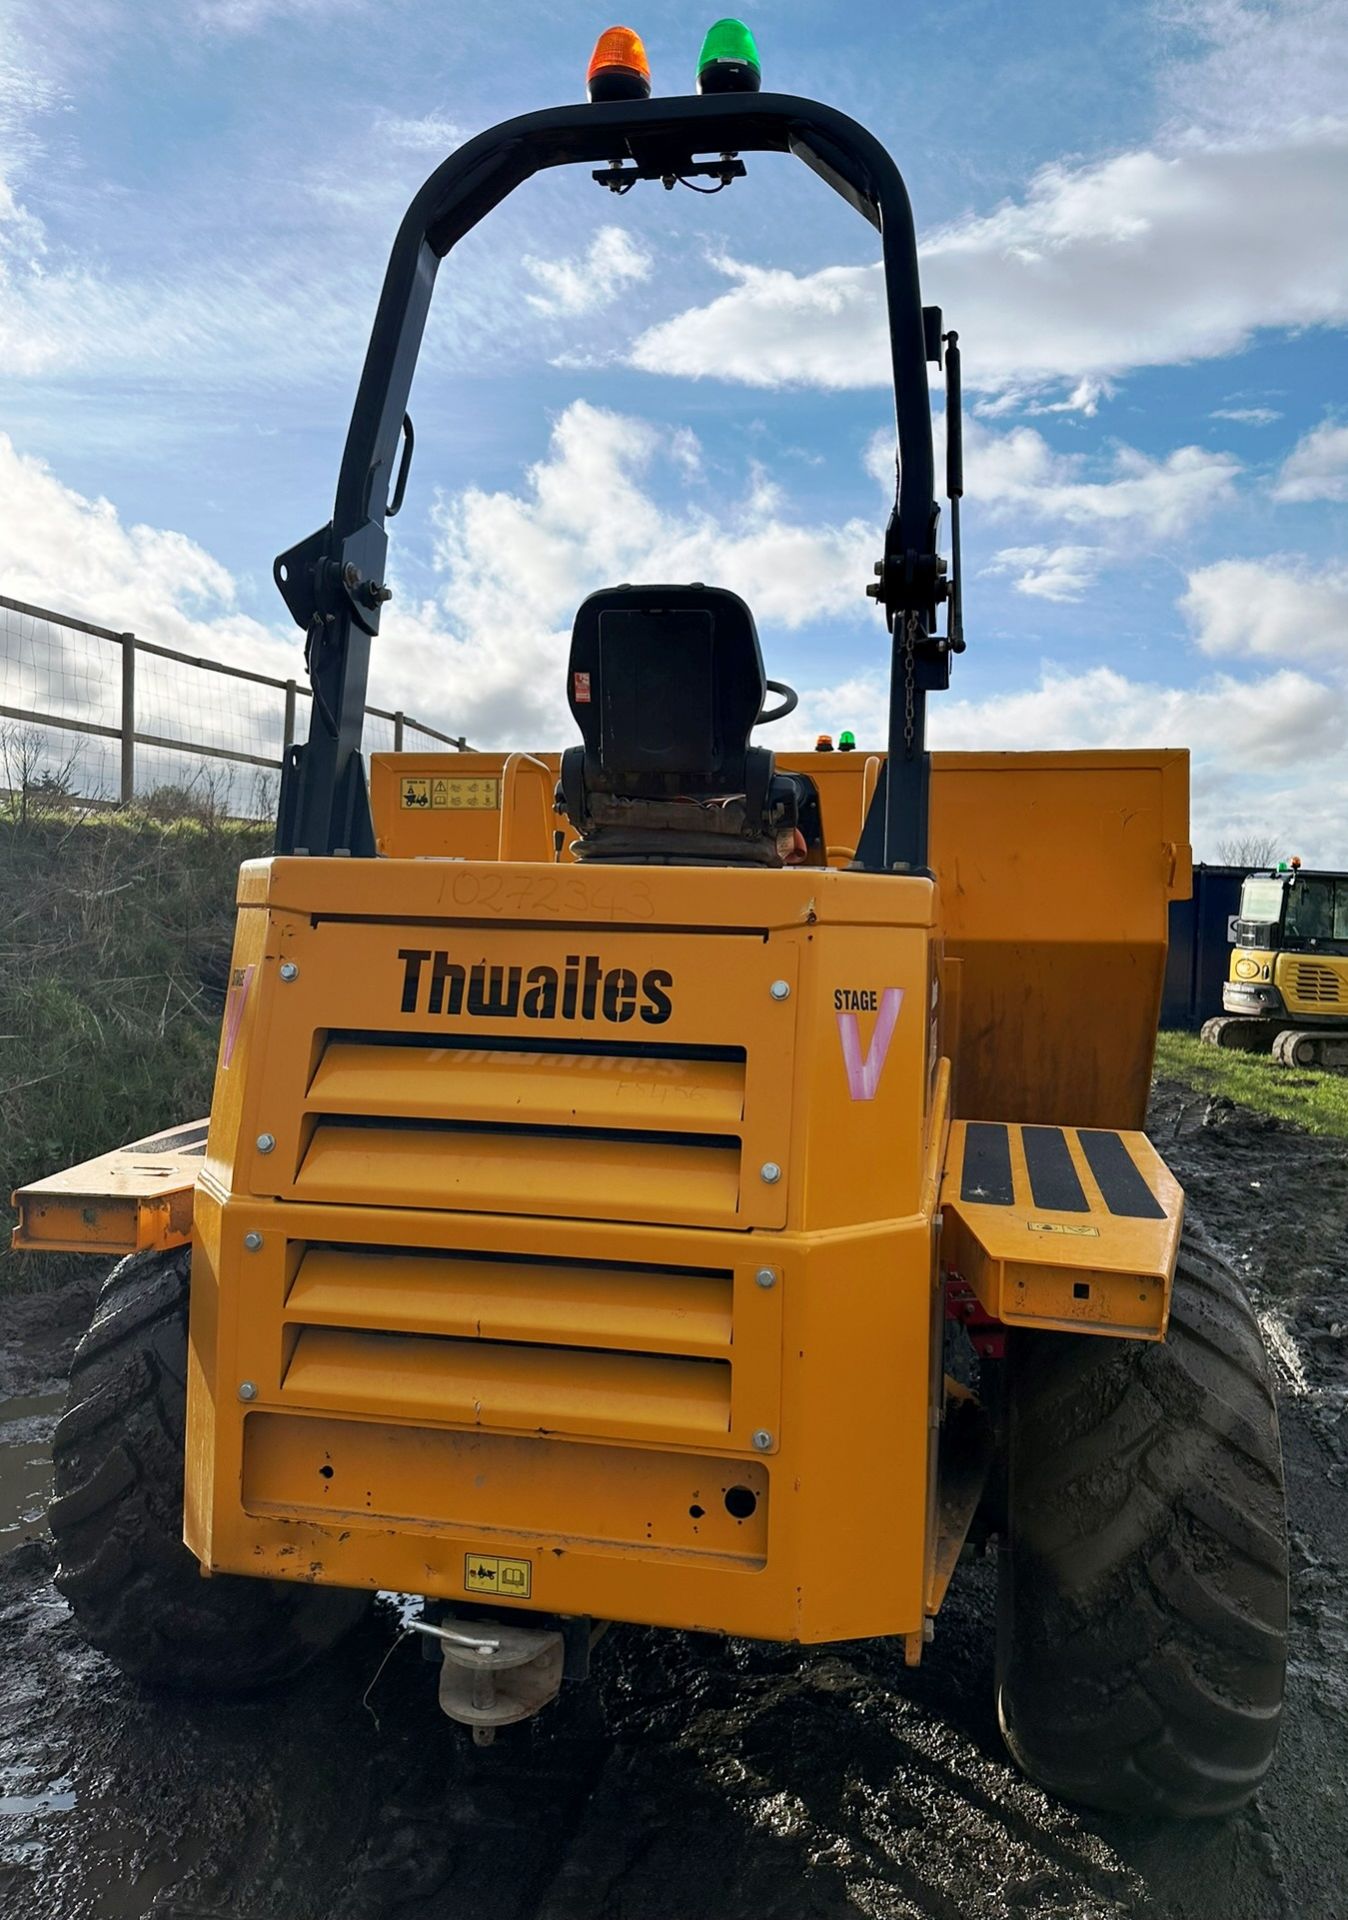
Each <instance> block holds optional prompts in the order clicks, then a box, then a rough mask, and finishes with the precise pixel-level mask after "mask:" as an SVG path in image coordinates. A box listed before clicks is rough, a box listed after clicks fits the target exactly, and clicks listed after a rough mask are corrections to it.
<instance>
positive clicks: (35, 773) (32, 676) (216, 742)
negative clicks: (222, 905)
mask: <svg viewBox="0 0 1348 1920" xmlns="http://www.w3.org/2000/svg"><path fill="white" fill-rule="evenodd" d="M310 697H311V696H310V693H309V689H308V687H307V686H303V685H301V684H299V683H298V682H297V681H294V680H279V679H276V678H274V677H273V676H271V675H270V674H265V673H254V672H251V671H250V670H248V669H246V668H243V667H230V666H226V665H224V663H223V662H221V661H219V660H200V659H194V658H193V657H192V656H191V655H190V654H185V653H179V652H178V651H176V650H175V649H174V648H172V647H162V646H159V645H158V644H157V643H156V642H154V641H150V640H142V639H140V638H139V637H138V636H137V635H135V634H132V633H114V632H113V631H112V630H111V629H110V628H108V627H97V626H93V625H91V624H90V623H89V622H88V621H85V620H77V619H75V618H74V617H73V616H71V615H69V614H63V613H55V612H53V611H52V610H51V609H50V608H47V607H34V606H29V605H28V604H27V602H25V601H22V600H11V599H8V598H7V597H6V596H5V595H3V594H0V789H4V790H6V791H7V792H9V793H11V794H14V793H40V794H43V795H45V796H47V797H48V798H51V799H58V798H64V797H69V798H71V799H78V800H83V801H91V802H94V803H103V804H111V805H117V806H129V805H130V804H131V803H132V802H133V801H140V802H143V803H149V804H159V805H167V804H169V803H171V802H172V801H173V800H174V798H175V797H178V798H180V799H181V801H182V802H183V803H184V804H186V805H188V806H190V805H192V804H194V803H195V804H209V805H210V807H211V808H212V810H213V811H215V812H217V813H220V814H226V815H229V816H232V817H234V818H238V819H262V818H265V817H266V816H267V815H269V814H272V813H274V812H275V811H276V801H277V790H278V786H279V781H280V772H281V765H282V759H283V756H284V754H285V750H286V748H287V747H289V745H290V743H291V742H292V741H293V740H295V739H297V738H302V737H303V736H304V734H305V733H307V731H308V725H309V700H310ZM365 718H366V745H367V746H368V747H369V748H370V749H371V750H372V751H381V750H382V751H388V750H389V749H390V748H391V749H392V750H393V751H394V752H398V751H400V750H401V749H402V748H403V747H404V746H408V747H411V746H415V745H418V744H422V743H425V742H428V741H436V742H439V743H440V744H441V745H443V746H447V747H454V748H457V749H459V750H460V751H463V750H464V749H466V747H467V744H468V743H467V741H466V740H463V739H456V738H455V737H454V736H453V735H452V734H447V733H441V732H440V731H439V729H438V728H436V727H432V726H428V725H427V724H426V722H425V721H424V720H417V719H414V718H413V717H412V716H411V715H409V714H405V713H397V712H390V711H389V710H388V709H386V708H383V707H367V708H366V709H365Z"/></svg>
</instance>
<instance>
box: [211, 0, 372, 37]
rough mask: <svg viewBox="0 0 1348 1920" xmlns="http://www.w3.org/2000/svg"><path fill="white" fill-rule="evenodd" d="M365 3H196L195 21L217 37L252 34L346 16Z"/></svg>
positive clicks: (229, 0) (312, 0)
mask: <svg viewBox="0 0 1348 1920" xmlns="http://www.w3.org/2000/svg"><path fill="white" fill-rule="evenodd" d="M365 4H366V0H196V14H197V18H198V19H199V20H200V21H201V23H202V25H203V26H205V27H213V28H215V29H216V30H217V31H218V32H221V33H252V32H253V31H254V30H255V29H256V28H258V27H265V26H269V25H270V24H271V22H272V21H274V20H302V19H308V18H314V17H318V16H321V17H322V18H323V19H325V20H326V19H330V18H331V17H332V15H333V14H335V13H350V12H353V11H355V10H357V9H359V8H362V7H364V6H365Z"/></svg>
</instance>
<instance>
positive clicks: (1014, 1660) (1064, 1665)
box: [997, 1243, 1287, 1816]
mask: <svg viewBox="0 0 1348 1920" xmlns="http://www.w3.org/2000/svg"><path fill="white" fill-rule="evenodd" d="M1008 1368H1009V1378H1008V1381H1007V1388H1008V1392H1007V1403H1008V1404H1007V1424H1006V1451H1007V1468H1008V1483H1007V1514H1006V1518H1007V1530H1006V1536H1005V1538H1004V1540H1003V1544H1002V1549H1001V1551H1000V1553H999V1555H998V1560H999V1618H998V1634H997V1666H998V1684H997V1694H998V1713H999V1716H1000V1719H1001V1724H1002V1732H1003V1735H1004V1737H1005V1740H1006V1743H1007V1746H1008V1747H1009V1748H1010V1750H1011V1753H1012V1755H1013V1757H1014V1758H1015V1760H1016V1761H1017V1762H1018V1764H1019V1765H1020V1766H1021V1768H1022V1769H1023V1770H1024V1771H1025V1772H1026V1773H1027V1774H1029V1776H1030V1777H1031V1778H1032V1779H1033V1780H1036V1781H1038V1782H1039V1784H1040V1785H1042V1786H1044V1787H1047V1788H1049V1789H1050V1790H1051V1791H1052V1792H1055V1793H1058V1794H1061V1795H1062V1796H1063V1797H1064V1798H1065V1799H1069V1800H1077V1801H1082V1802H1084V1803H1086V1804H1087V1805H1090V1806H1094V1807H1100V1808H1103V1809H1106V1810H1108V1811H1114V1812H1127V1813H1142V1814H1151V1815H1175V1816H1190V1815H1196V1814H1223V1813H1228V1812H1230V1811H1232V1810H1233V1809H1234V1808H1236V1807H1239V1806H1241V1805H1243V1804H1244V1802H1245V1801H1246V1800H1248V1799H1249V1797H1250V1795H1251V1794H1252V1793H1253V1792H1254V1790H1255V1788H1256V1787H1257V1786H1258V1785H1259V1782H1260V1781H1261V1780H1262V1779H1263V1777H1264V1774H1265V1773H1266V1772H1267V1770H1268V1766H1269V1763H1270V1761H1271V1760H1272V1757H1273V1749H1274V1745H1275V1742H1276V1740H1277V1736H1278V1721H1279V1717H1280V1715H1281V1711H1282V1697H1283V1681H1284V1670H1285V1665H1286V1653H1287V1544H1286V1531H1285V1517H1284V1496H1283V1473H1282V1455H1281V1451H1280V1448H1279V1443H1278V1418H1277V1412H1276V1409H1275V1406H1274V1400H1273V1390H1272V1386H1271V1383H1270V1379H1269V1370H1268V1362H1267V1357H1266V1355H1265V1352H1264V1345H1263V1341H1262V1339H1261V1337H1260V1332H1259V1327H1258V1323H1257V1322H1256V1320H1255V1317H1254V1313H1253V1311H1252V1309H1251V1307H1250V1303H1249V1300H1248V1299H1247V1297H1246V1294H1245V1290H1244V1288H1243V1287H1242V1286H1241V1284H1240V1282H1239V1281H1238V1280H1237V1278H1236V1276H1235V1275H1234V1274H1233V1273H1232V1272H1231V1270H1230V1269H1229V1268H1228V1267H1227V1266H1226V1265H1225V1264H1224V1263H1223V1262H1222V1261H1220V1260H1218V1259H1216V1258H1215V1257H1214V1256H1213V1255H1211V1254H1210V1253H1207V1252H1204V1251H1199V1250H1197V1249H1195V1248H1194V1247H1193V1246H1191V1245H1189V1244H1187V1243H1186V1244H1185V1246H1184V1247H1183V1249H1182V1251H1181V1253H1180V1258H1179V1263H1178V1266H1177V1270H1176V1273H1175V1285H1174V1292H1173V1296H1172V1301H1171V1309H1170V1328H1169V1332H1168V1335H1167V1338H1166V1340H1165V1342H1164V1344H1162V1345H1153V1344H1146V1345H1144V1344H1142V1343H1140V1342H1137V1341H1132V1340H1117V1339H1109V1338H1101V1337H1099V1336H1090V1337H1083V1336H1081V1335H1072V1334H1056V1333H1017V1334H1016V1335H1014V1336H1013V1338H1012V1341H1011V1342H1010V1351H1009V1355H1008Z"/></svg>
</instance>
